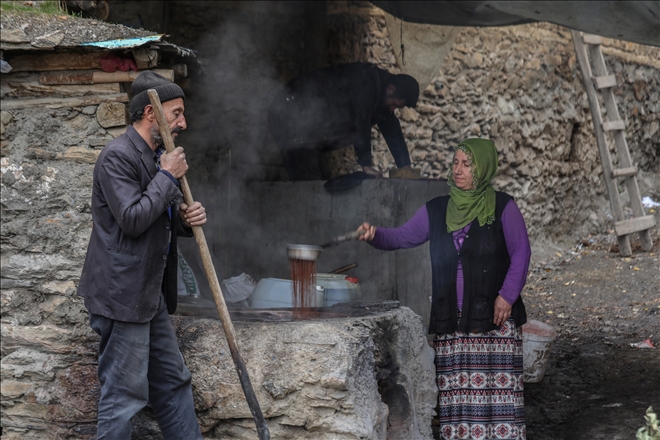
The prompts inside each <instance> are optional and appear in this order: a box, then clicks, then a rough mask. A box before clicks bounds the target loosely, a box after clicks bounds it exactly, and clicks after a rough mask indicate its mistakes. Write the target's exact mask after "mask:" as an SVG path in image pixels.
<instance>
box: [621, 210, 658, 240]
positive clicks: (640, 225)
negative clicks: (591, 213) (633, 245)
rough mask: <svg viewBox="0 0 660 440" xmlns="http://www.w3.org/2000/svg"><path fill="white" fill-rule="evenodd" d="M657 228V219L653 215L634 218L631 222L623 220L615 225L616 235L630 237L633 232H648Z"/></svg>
mask: <svg viewBox="0 0 660 440" xmlns="http://www.w3.org/2000/svg"><path fill="white" fill-rule="evenodd" d="M654 226H655V217H653V216H652V215H645V216H644V217H637V218H632V219H630V220H623V221H620V222H616V223H614V230H615V231H616V235H618V236H621V235H628V234H632V233H633V232H640V231H646V230H648V229H651V228H652V227H654Z"/></svg>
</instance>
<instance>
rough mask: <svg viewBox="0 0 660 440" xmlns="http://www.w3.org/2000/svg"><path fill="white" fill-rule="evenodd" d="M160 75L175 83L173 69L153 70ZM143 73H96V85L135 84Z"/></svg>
mask: <svg viewBox="0 0 660 440" xmlns="http://www.w3.org/2000/svg"><path fill="white" fill-rule="evenodd" d="M152 72H155V73H157V74H159V75H162V76H164V77H165V78H167V79H169V80H170V81H174V70H172V69H153V70H152ZM140 73H142V71H139V72H134V71H132V70H131V71H129V72H102V71H101V72H94V84H98V83H107V82H133V80H135V78H137V76H138V75H139V74H140Z"/></svg>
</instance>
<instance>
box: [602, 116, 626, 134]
mask: <svg viewBox="0 0 660 440" xmlns="http://www.w3.org/2000/svg"><path fill="white" fill-rule="evenodd" d="M625 129H626V124H625V123H624V122H623V121H622V120H621V119H619V120H618V121H607V122H603V130H605V131H614V130H625Z"/></svg>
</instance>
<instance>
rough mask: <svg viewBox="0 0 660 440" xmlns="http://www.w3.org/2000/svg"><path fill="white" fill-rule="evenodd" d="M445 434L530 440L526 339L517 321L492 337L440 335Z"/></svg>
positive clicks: (440, 396)
mask: <svg viewBox="0 0 660 440" xmlns="http://www.w3.org/2000/svg"><path fill="white" fill-rule="evenodd" d="M433 345H434V348H435V366H436V378H437V382H438V391H439V394H438V404H439V405H438V406H439V408H440V414H439V419H440V434H441V436H442V438H443V439H445V440H454V439H474V440H477V439H478V440H485V439H509V440H525V439H526V430H525V403H524V399H523V351H522V333H521V331H520V329H519V328H516V326H515V324H514V323H513V320H512V319H509V320H508V321H507V322H506V323H504V324H503V325H502V326H501V327H500V329H499V330H492V331H490V332H487V333H469V334H465V333H461V332H456V333H452V334H447V335H440V334H437V335H435V337H434V338H433Z"/></svg>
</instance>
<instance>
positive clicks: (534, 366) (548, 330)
mask: <svg viewBox="0 0 660 440" xmlns="http://www.w3.org/2000/svg"><path fill="white" fill-rule="evenodd" d="M522 335H523V381H525V382H527V383H536V382H541V380H542V379H543V375H544V374H545V367H546V365H547V363H548V358H549V357H550V347H551V346H552V343H553V341H554V340H555V339H556V338H557V332H556V331H555V329H554V328H552V326H549V325H548V324H545V323H543V322H540V321H535V320H533V319H532V320H529V321H527V323H526V324H525V325H523V326H522Z"/></svg>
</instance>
